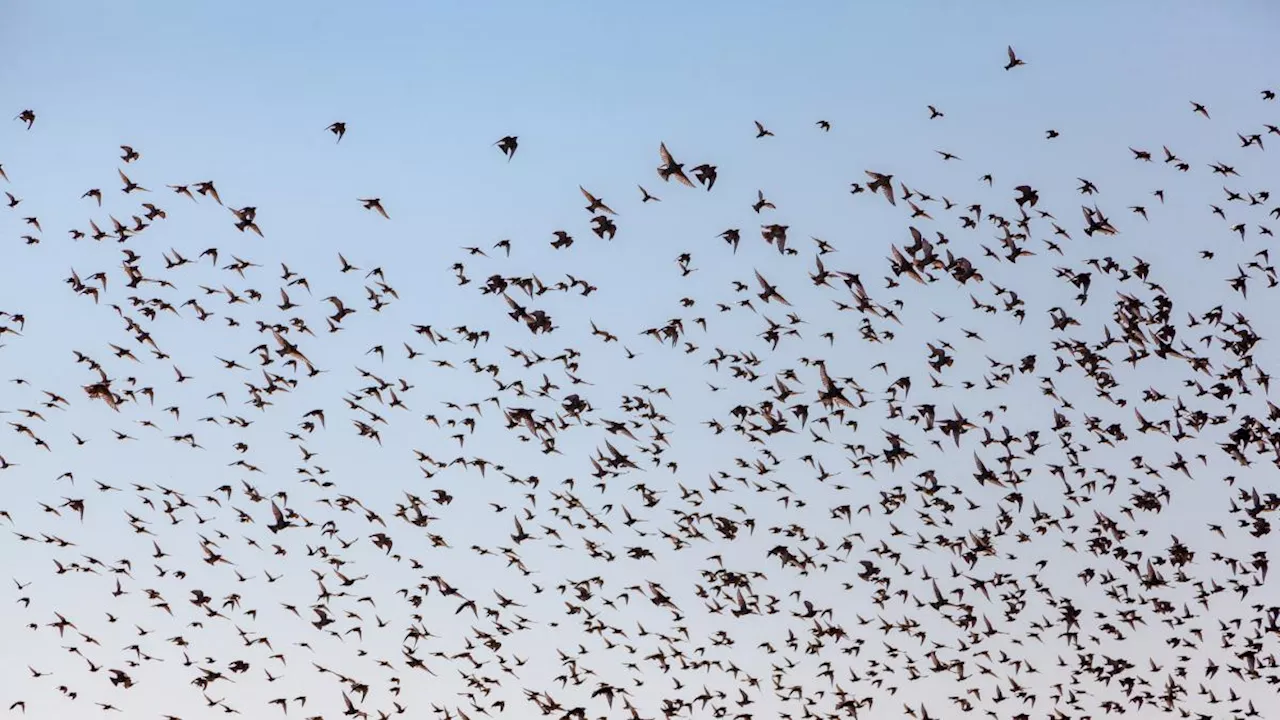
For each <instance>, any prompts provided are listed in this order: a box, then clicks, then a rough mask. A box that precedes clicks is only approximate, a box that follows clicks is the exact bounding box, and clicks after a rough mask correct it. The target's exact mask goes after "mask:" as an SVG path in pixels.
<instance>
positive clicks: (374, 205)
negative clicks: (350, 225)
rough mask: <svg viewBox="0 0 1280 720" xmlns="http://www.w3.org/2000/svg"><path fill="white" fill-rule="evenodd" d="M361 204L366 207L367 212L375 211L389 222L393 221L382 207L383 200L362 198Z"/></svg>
mask: <svg viewBox="0 0 1280 720" xmlns="http://www.w3.org/2000/svg"><path fill="white" fill-rule="evenodd" d="M359 202H360V203H362V204H363V205H364V209H365V210H373V211H375V212H377V213H378V214H379V215H381V216H382V217H384V218H386V219H388V220H390V219H391V216H390V215H388V214H387V211H386V210H385V209H383V207H382V198H360V199H359Z"/></svg>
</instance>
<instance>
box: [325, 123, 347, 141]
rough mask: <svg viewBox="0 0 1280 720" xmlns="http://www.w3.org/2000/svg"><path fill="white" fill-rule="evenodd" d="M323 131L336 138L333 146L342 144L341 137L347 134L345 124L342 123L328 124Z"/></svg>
mask: <svg viewBox="0 0 1280 720" xmlns="http://www.w3.org/2000/svg"><path fill="white" fill-rule="evenodd" d="M325 130H328V131H329V132H331V133H333V134H334V136H335V137H336V138H337V139H336V140H334V144H337V143H340V142H342V138H343V136H345V135H346V134H347V124H346V123H344V122H335V123H330V124H329V127H327V128H325Z"/></svg>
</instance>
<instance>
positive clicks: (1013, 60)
mask: <svg viewBox="0 0 1280 720" xmlns="http://www.w3.org/2000/svg"><path fill="white" fill-rule="evenodd" d="M1007 52H1008V53H1009V62H1008V64H1006V65H1005V66H1004V69H1005V70H1012V69H1014V68H1016V67H1018V66H1019V65H1026V63H1025V62H1023V61H1022V60H1021V59H1020V58H1019V57H1018V56H1017V55H1016V54H1014V52H1013V46H1012V45H1010V46H1009V47H1008V48H1007Z"/></svg>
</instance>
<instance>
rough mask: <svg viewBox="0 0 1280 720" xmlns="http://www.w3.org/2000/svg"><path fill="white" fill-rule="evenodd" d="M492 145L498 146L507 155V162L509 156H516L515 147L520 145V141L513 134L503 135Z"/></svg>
mask: <svg viewBox="0 0 1280 720" xmlns="http://www.w3.org/2000/svg"><path fill="white" fill-rule="evenodd" d="M491 137H492V136H491ZM494 145H497V146H498V149H499V150H501V151H502V154H503V155H506V156H507V162H510V161H511V158H513V157H515V156H516V148H517V147H519V146H520V141H519V138H517V137H516V136H515V135H505V136H503V137H502V138H501V139H500V140H498V142H496V143H494Z"/></svg>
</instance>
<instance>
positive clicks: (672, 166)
mask: <svg viewBox="0 0 1280 720" xmlns="http://www.w3.org/2000/svg"><path fill="white" fill-rule="evenodd" d="M658 154H659V155H661V156H662V164H661V165H659V166H658V177H661V178H662V179H663V180H666V181H670V180H671V178H673V177H674V178H675V179H676V180H679V181H680V182H682V183H684V184H685V185H688V186H689V187H693V183H692V182H690V181H689V178H688V177H687V176H686V175H685V174H684V165H683V164H681V163H677V162H676V161H675V159H674V158H672V157H671V153H670V152H668V151H667V144H666V143H661V144H660V145H659V146H658Z"/></svg>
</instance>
